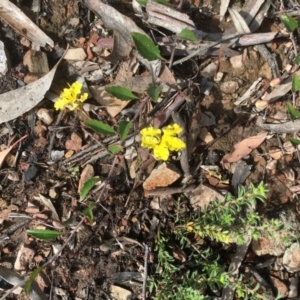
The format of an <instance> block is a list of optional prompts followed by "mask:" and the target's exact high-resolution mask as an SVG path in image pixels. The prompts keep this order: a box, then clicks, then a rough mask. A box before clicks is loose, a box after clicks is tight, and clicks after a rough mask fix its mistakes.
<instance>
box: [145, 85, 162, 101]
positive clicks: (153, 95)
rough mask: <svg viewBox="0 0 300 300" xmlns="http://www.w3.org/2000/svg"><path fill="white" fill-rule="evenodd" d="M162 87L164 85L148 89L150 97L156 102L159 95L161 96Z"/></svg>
mask: <svg viewBox="0 0 300 300" xmlns="http://www.w3.org/2000/svg"><path fill="white" fill-rule="evenodd" d="M162 88H163V87H162V85H160V86H150V87H149V88H148V90H147V93H148V95H149V96H150V98H151V99H152V100H153V101H155V102H156V101H157V100H158V97H159V94H160V92H161V90H162Z"/></svg>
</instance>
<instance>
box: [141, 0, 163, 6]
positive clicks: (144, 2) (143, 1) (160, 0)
mask: <svg viewBox="0 0 300 300" xmlns="http://www.w3.org/2000/svg"><path fill="white" fill-rule="evenodd" d="M137 2H138V3H139V4H141V5H146V4H147V3H148V0H137ZM153 2H157V3H160V4H164V5H167V4H168V2H167V0H154V1H153Z"/></svg>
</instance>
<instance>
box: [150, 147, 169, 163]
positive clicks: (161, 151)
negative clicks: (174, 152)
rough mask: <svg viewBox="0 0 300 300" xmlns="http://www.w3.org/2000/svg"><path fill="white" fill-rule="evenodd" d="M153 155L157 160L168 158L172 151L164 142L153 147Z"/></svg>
mask: <svg viewBox="0 0 300 300" xmlns="http://www.w3.org/2000/svg"><path fill="white" fill-rule="evenodd" d="M153 155H154V157H155V158H156V159H157V160H168V158H169V155H170V152H169V149H168V147H166V146H165V145H164V144H162V143H161V144H159V145H157V146H156V147H155V148H154V149H153Z"/></svg>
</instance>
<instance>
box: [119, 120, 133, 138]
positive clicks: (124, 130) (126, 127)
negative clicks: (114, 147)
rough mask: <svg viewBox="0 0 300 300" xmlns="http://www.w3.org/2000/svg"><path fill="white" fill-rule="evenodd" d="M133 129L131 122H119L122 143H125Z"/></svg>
mask: <svg viewBox="0 0 300 300" xmlns="http://www.w3.org/2000/svg"><path fill="white" fill-rule="evenodd" d="M131 127H132V123H131V122H129V121H120V122H119V134H120V138H121V140H122V141H124V140H125V139H126V137H127V135H128V133H129V131H130V129H131Z"/></svg>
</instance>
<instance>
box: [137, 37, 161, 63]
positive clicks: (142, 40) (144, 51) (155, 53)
mask: <svg viewBox="0 0 300 300" xmlns="http://www.w3.org/2000/svg"><path fill="white" fill-rule="evenodd" d="M131 35H132V38H133V40H134V43H135V46H136V48H137V50H138V52H139V53H140V55H142V56H143V57H144V58H146V59H148V60H150V61H151V60H155V59H162V57H161V56H160V51H159V49H158V46H156V45H155V44H154V43H153V41H152V40H151V39H149V38H148V37H147V36H146V35H144V34H141V33H139V32H132V33H131Z"/></svg>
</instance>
